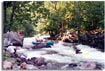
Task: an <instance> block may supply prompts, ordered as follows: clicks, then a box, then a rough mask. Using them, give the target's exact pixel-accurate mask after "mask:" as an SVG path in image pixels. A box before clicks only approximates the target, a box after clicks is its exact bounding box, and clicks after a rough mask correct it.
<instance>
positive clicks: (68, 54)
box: [12, 37, 105, 65]
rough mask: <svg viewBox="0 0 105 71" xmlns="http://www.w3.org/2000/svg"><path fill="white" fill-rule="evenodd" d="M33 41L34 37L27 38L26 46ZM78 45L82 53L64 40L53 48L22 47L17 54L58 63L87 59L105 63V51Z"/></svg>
mask: <svg viewBox="0 0 105 71" xmlns="http://www.w3.org/2000/svg"><path fill="white" fill-rule="evenodd" d="M32 41H34V38H33V37H32V38H25V40H24V43H23V46H24V48H27V47H28V48H30V47H31V46H33V44H32ZM76 46H77V48H78V49H80V50H81V52H82V53H81V54H76V53H75V50H74V49H73V46H64V45H63V44H62V42H58V43H55V44H54V45H53V46H51V48H40V49H34V50H27V49H23V48H20V49H18V50H17V54H18V55H19V56H20V57H22V56H25V57H26V59H30V58H32V57H43V58H45V60H46V61H54V62H58V63H78V62H81V61H87V62H95V63H99V64H103V65H104V63H105V60H104V55H105V53H104V52H101V51H98V50H97V49H95V48H91V47H89V46H87V45H82V44H78V45H76ZM12 52H13V51H12Z"/></svg>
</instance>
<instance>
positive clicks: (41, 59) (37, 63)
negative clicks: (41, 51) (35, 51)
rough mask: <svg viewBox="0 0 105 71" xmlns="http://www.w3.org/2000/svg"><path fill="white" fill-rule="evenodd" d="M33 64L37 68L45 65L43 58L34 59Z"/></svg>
mask: <svg viewBox="0 0 105 71" xmlns="http://www.w3.org/2000/svg"><path fill="white" fill-rule="evenodd" d="M34 63H35V65H37V66H41V65H43V64H45V59H44V58H43V57H40V58H36V59H35V62H34Z"/></svg>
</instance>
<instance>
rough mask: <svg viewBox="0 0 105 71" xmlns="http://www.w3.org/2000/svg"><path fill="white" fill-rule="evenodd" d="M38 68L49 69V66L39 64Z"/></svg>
mask: <svg viewBox="0 0 105 71" xmlns="http://www.w3.org/2000/svg"><path fill="white" fill-rule="evenodd" d="M38 68H39V69H41V70H45V69H47V67H46V66H45V65H41V66H39V67H38Z"/></svg>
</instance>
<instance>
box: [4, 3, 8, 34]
mask: <svg viewBox="0 0 105 71" xmlns="http://www.w3.org/2000/svg"><path fill="white" fill-rule="evenodd" d="M6 8H7V2H3V24H4V25H5V24H6V21H7V13H6ZM4 32H6V28H5V27H4Z"/></svg>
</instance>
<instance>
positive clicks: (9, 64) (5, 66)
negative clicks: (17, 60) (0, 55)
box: [3, 61, 13, 69]
mask: <svg viewBox="0 0 105 71" xmlns="http://www.w3.org/2000/svg"><path fill="white" fill-rule="evenodd" d="M12 65H13V64H12V63H11V62H10V61H4V63H3V68H4V69H12Z"/></svg>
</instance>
